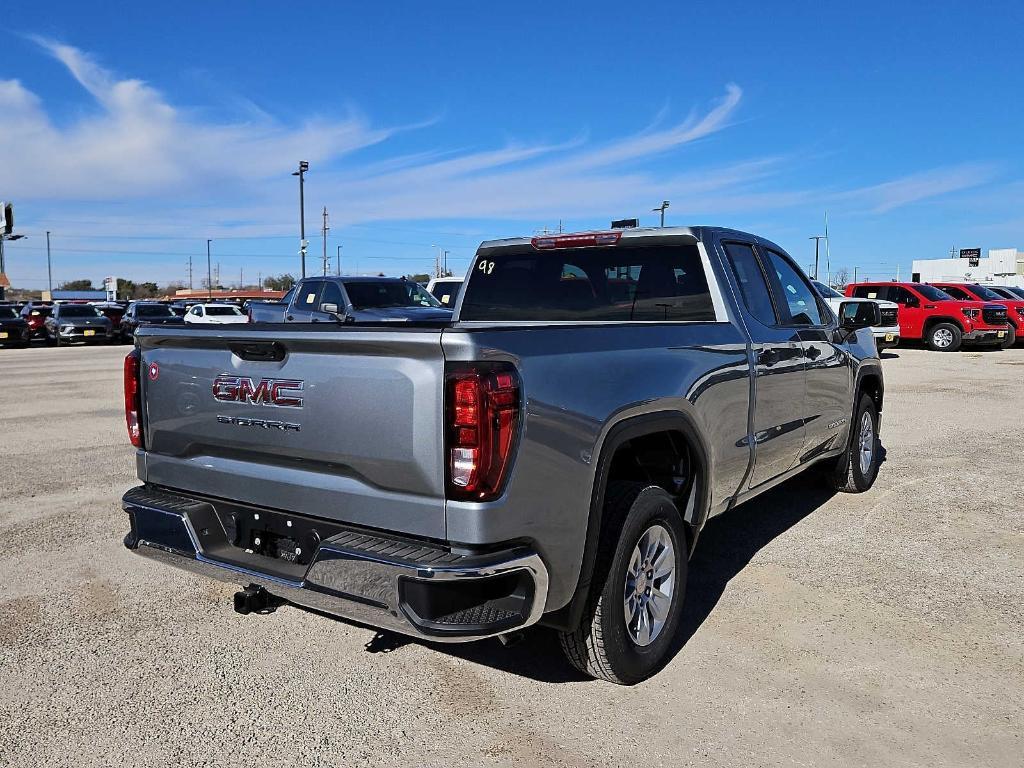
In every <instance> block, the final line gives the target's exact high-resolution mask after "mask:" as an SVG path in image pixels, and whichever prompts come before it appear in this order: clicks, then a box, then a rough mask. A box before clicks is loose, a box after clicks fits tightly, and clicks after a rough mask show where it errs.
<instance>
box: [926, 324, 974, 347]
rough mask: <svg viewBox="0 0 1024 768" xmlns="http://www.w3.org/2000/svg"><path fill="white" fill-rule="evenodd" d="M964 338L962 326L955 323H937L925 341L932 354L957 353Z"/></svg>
mask: <svg viewBox="0 0 1024 768" xmlns="http://www.w3.org/2000/svg"><path fill="white" fill-rule="evenodd" d="M963 336H964V334H963V331H961V330H960V326H958V325H956V324H955V323H936V324H935V325H933V326H932V327H931V328H929V329H928V336H927V338H926V339H925V341H926V342H927V344H928V349H930V350H931V351H932V352H956V351H957V350H958V349H960V343H961V341H962V340H963Z"/></svg>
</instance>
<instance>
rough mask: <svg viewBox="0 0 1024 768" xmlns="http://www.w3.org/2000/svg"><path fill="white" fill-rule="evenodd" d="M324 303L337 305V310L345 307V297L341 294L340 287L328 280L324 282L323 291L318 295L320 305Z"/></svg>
mask: <svg viewBox="0 0 1024 768" xmlns="http://www.w3.org/2000/svg"><path fill="white" fill-rule="evenodd" d="M324 304H335V305H337V307H338V311H339V312H340V311H341V310H343V309H344V308H345V299H344V298H343V297H342V295H341V288H340V287H339V286H338V284H337V283H332V282H331V281H330V280H328V281H326V282H325V283H324V292H323V293H322V294H321V296H320V306H323V305H324Z"/></svg>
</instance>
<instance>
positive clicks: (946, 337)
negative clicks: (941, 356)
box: [932, 328, 953, 347]
mask: <svg viewBox="0 0 1024 768" xmlns="http://www.w3.org/2000/svg"><path fill="white" fill-rule="evenodd" d="M932 338H934V339H935V346H937V347H948V346H949V345H950V344H952V343H953V333H952V332H951V331H950V330H949V329H948V328H939V329H938V330H937V331H935V334H934V336H933V337H932Z"/></svg>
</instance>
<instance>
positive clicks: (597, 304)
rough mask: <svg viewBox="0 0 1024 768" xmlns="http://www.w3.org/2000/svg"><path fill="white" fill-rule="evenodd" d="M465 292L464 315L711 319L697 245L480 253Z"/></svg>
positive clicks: (475, 317)
mask: <svg viewBox="0 0 1024 768" xmlns="http://www.w3.org/2000/svg"><path fill="white" fill-rule="evenodd" d="M464 290H465V291H466V294H465V296H464V297H463V299H462V315H461V319H463V320H524V321H531V320H532V321H552V322H556V321H567V322H572V321H577V322H584V321H590V322H602V321H625V322H629V321H641V320H643V321H703V322H711V321H714V320H715V311H714V306H713V304H712V301H711V293H710V291H709V289H708V283H707V278H706V277H705V275H704V268H703V265H702V263H701V260H700V253H699V251H698V250H697V246H696V245H682V246H640V245H637V246H628V245H626V246H617V247H613V248H566V249H557V250H551V251H539V252H535V253H515V254H502V253H496V254H492V255H481V256H478V257H477V259H476V262H475V263H474V265H473V269H472V271H471V276H470V278H469V281H468V282H467V283H466V285H465V289H464Z"/></svg>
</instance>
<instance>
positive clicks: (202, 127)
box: [0, 38, 392, 200]
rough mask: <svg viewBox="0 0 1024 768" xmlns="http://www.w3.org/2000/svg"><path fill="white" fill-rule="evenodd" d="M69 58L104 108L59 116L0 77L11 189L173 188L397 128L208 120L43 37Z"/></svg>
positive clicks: (339, 148)
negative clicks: (60, 120) (61, 121)
mask: <svg viewBox="0 0 1024 768" xmlns="http://www.w3.org/2000/svg"><path fill="white" fill-rule="evenodd" d="M33 39H34V40H35V41H36V42H37V43H38V44H39V45H40V46H41V47H42V49H43V50H44V51H46V52H47V53H48V54H50V55H51V56H53V57H54V58H55V59H57V60H58V61H59V62H61V63H62V64H63V65H64V66H65V67H66V68H67V70H68V72H69V73H70V74H71V76H72V77H73V78H74V79H75V80H76V81H77V82H78V84H79V85H80V86H81V87H82V88H83V89H84V90H85V91H86V92H87V93H88V94H89V95H90V96H92V98H93V99H94V101H95V105H96V109H95V110H94V111H93V112H91V113H89V114H87V115H85V116H81V117H79V118H78V119H76V120H73V121H72V122H71V123H70V124H69V125H67V126H63V125H57V124H56V123H55V122H54V121H53V120H52V119H51V118H50V116H49V115H48V114H47V112H46V110H45V109H44V107H43V104H42V102H41V100H40V99H39V98H38V97H37V96H36V95H35V94H33V93H31V92H30V91H28V90H27V89H26V88H25V87H24V86H23V85H22V84H21V82H19V81H18V80H0V144H2V146H3V147H5V152H4V161H3V162H4V169H3V170H4V176H5V182H6V185H5V186H6V187H7V189H8V190H9V191H8V192H7V194H9V195H11V194H17V195H18V196H19V197H26V198H46V199H55V200H59V199H69V198H74V199H94V200H95V199H118V198H124V197H129V196H138V195H149V196H158V195H170V194H177V193H181V192H189V191H193V190H196V189H202V188H204V187H205V188H207V189H209V187H210V185H211V184H213V185H217V186H220V185H223V184H225V183H228V184H231V183H233V182H251V181H256V180H260V179H265V178H267V177H269V176H273V175H280V174H283V173H286V172H287V171H288V170H289V169H290V168H291V166H292V165H293V164H294V162H295V159H296V158H298V157H304V158H307V159H309V160H310V161H311V162H313V161H321V160H326V159H329V158H337V157H339V156H342V155H345V154H347V153H350V152H352V151H354V150H357V149H360V148H363V147H366V146H369V145H372V144H376V143H379V142H381V141H383V140H385V139H386V138H388V137H389V136H390V135H391V133H392V131H391V130H389V129H385V128H375V127H372V126H371V125H370V124H369V122H368V121H367V120H366V118H364V117H362V116H361V115H359V114H357V113H354V112H350V113H349V114H348V115H346V116H345V117H344V118H342V119H334V120H331V119H327V118H311V119H309V120H307V121H305V122H303V123H302V124H300V125H297V126H286V125H282V124H280V123H278V122H276V121H274V120H271V119H260V118H259V117H258V116H257V115H256V114H255V113H253V112H250V117H251V118H252V119H250V120H247V121H245V122H236V123H230V122H227V123H216V122H203V121H201V120H199V119H198V118H197V117H196V116H195V115H192V114H190V113H189V112H188V111H184V110H181V109H178V108H176V107H174V106H172V105H171V104H170V103H169V101H168V100H167V98H166V97H165V96H164V95H163V94H162V93H161V92H159V91H158V90H156V89H155V88H153V87H151V86H150V85H148V84H147V83H145V82H143V81H141V80H135V79H117V78H116V77H115V76H114V75H113V74H112V73H111V72H110V71H108V70H107V69H105V68H103V67H102V66H100V65H99V64H98V63H97V62H96V61H95V59H93V58H92V57H90V56H89V55H88V54H86V53H84V52H82V51H80V50H79V49H77V48H74V47H72V46H69V45H64V44H62V43H58V42H54V41H51V40H47V39H44V38H33Z"/></svg>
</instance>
